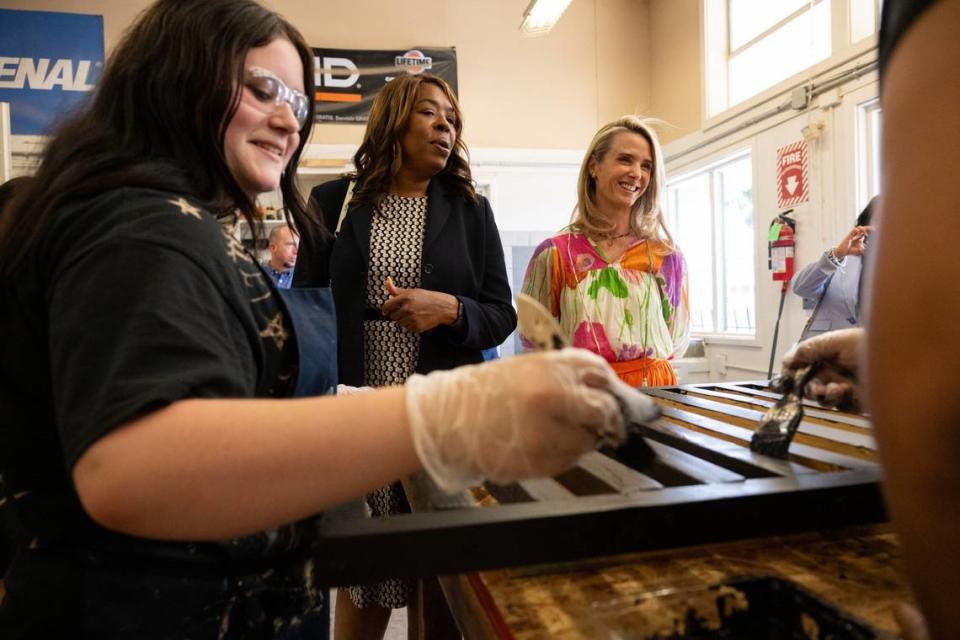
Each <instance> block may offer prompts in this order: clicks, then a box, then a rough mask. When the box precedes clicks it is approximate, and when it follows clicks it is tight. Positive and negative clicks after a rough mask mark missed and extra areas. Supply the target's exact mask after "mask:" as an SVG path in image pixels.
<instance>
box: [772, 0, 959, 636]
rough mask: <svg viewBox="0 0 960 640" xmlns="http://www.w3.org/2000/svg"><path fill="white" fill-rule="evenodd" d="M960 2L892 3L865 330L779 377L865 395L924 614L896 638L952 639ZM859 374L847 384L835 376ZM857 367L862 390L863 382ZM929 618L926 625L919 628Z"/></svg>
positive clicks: (797, 358) (789, 366) (809, 354)
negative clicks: (811, 369)
mask: <svg viewBox="0 0 960 640" xmlns="http://www.w3.org/2000/svg"><path fill="white" fill-rule="evenodd" d="M958 30H960V0H886V2H884V3H883V18H882V25H881V29H880V103H881V106H882V107H883V123H882V127H883V136H882V137H883V145H882V148H881V157H880V167H881V182H882V184H883V195H882V196H881V199H880V207H879V212H878V213H877V218H878V223H879V224H878V230H877V232H876V236H877V237H876V240H875V241H874V242H873V247H872V248H871V253H872V254H873V255H872V259H871V260H872V262H871V264H869V265H868V267H870V269H871V274H870V278H869V287H868V289H867V292H868V302H867V305H866V306H867V317H866V322H865V326H866V330H865V331H864V330H863V329H845V330H842V331H834V332H829V333H825V334H823V335H821V336H818V337H815V338H811V339H810V340H807V341H804V342H801V343H800V344H799V345H798V346H797V348H796V349H795V350H794V352H793V353H791V354H788V357H787V358H786V360H785V363H784V364H785V368H786V370H787V371H788V372H789V371H796V370H797V369H798V368H800V367H803V366H805V365H806V364H808V363H810V362H812V361H817V360H821V361H823V360H825V361H827V362H832V363H836V364H838V365H839V368H838V367H828V368H827V369H826V373H825V374H824V375H823V376H820V379H819V380H816V381H814V383H813V384H812V385H811V389H810V392H811V394H812V395H813V396H815V397H816V396H820V397H823V398H825V399H827V400H828V401H840V400H847V401H849V400H850V399H852V400H854V401H856V400H857V399H858V398H860V397H863V396H864V395H865V398H866V405H867V408H868V409H869V411H870V414H871V421H872V422H873V425H874V429H875V431H876V436H877V443H878V445H879V451H880V457H881V461H882V464H883V470H884V483H883V485H884V495H885V498H886V501H887V504H888V507H889V509H890V514H891V516H892V520H893V525H894V528H895V529H896V531H897V533H898V535H899V537H900V539H901V541H902V544H903V553H904V559H905V561H906V566H907V571H908V574H909V577H910V580H911V583H912V585H913V587H914V590H915V592H916V596H917V599H918V601H919V604H920V608H921V610H922V617H921V615H920V613H919V612H917V611H914V610H911V609H910V608H904V609H902V610H901V612H900V615H899V619H900V621H901V625H902V626H903V630H904V637H906V638H909V639H910V640H919V639H921V638H926V637H928V634H929V637H930V638H954V637H956V635H957V629H960V607H957V602H956V600H957V594H958V593H960V552H958V550H957V538H958V537H960V471H958V465H957V460H958V457H960V456H958V454H960V428H958V427H960V395H958V394H957V390H956V381H957V374H956V364H955V361H954V357H955V356H960V330H958V329H957V318H958V317H960V295H958V294H957V291H956V285H955V283H956V282H958V281H960V260H957V255H956V254H957V249H956V238H957V237H960V218H958V217H957V216H956V214H955V210H956V195H955V191H956V188H955V185H956V172H957V169H958V166H960V163H958V161H957V155H956V154H957V151H956V150H957V149H958V148H960V107H958V105H960V68H958V66H957V65H956V61H957V60H960V39H958V38H957V32H958ZM841 369H842V370H846V371H853V373H854V376H855V377H854V378H851V377H850V376H847V377H846V379H843V378H842V377H839V376H838V375H837V371H838V370H841ZM864 369H865V373H866V376H862V375H860V376H859V378H860V379H861V380H862V379H864V378H865V379H866V381H867V384H862V383H860V382H858V379H857V377H856V374H857V372H858V371H859V372H862V371H863V370H864ZM923 618H925V619H926V625H925V624H924V620H923Z"/></svg>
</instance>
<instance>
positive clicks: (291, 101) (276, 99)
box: [244, 67, 310, 129]
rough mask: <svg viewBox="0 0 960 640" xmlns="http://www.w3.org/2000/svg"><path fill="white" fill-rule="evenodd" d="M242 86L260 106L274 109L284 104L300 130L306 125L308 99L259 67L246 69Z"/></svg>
mask: <svg viewBox="0 0 960 640" xmlns="http://www.w3.org/2000/svg"><path fill="white" fill-rule="evenodd" d="M244 84H245V85H246V87H247V88H248V89H250V93H252V94H253V96H254V97H255V98H256V99H257V100H258V101H259V102H260V103H261V104H264V105H273V106H274V107H279V106H280V105H282V104H284V103H286V104H288V105H290V109H291V110H292V111H293V116H294V117H295V118H296V119H297V124H299V125H300V127H299V128H300V129H303V126H304V125H305V124H307V114H308V113H309V111H310V98H308V97H307V96H305V95H304V94H302V93H300V92H299V91H297V90H296V89H291V88H290V87H288V86H287V85H285V84H284V83H283V80H281V79H280V78H278V77H277V76H275V75H274V74H273V73H271V72H269V71H267V70H266V69H261V68H260V67H250V68H249V69H247V77H246V81H245V83H244Z"/></svg>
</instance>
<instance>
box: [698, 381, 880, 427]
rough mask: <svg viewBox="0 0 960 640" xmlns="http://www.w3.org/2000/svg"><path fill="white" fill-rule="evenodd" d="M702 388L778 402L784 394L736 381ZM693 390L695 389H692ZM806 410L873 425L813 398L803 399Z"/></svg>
mask: <svg viewBox="0 0 960 640" xmlns="http://www.w3.org/2000/svg"><path fill="white" fill-rule="evenodd" d="M701 388H706V389H725V390H727V391H733V392H735V393H737V394H739V395H746V396H750V397H754V398H764V399H769V400H773V401H774V402H776V401H777V400H779V399H780V397H781V396H782V395H783V394H782V393H774V392H773V391H761V390H760V389H753V388H750V387H741V386H739V385H737V384H734V383H728V382H724V383H716V384H705V385H703V387H697V388H696V390H697V391H698V392H699V390H700V389H701ZM691 390H693V389H691ZM802 402H803V407H804V409H803V410H804V412H806V410H807V407H810V408H811V409H814V410H817V411H823V412H824V413H826V414H827V416H828V417H827V418H826V419H827V420H833V421H834V422H842V423H843V424H849V425H852V426H854V427H863V428H865V429H872V428H873V425H872V424H870V420H869V419H868V418H865V417H861V416H857V415H855V414H852V413H845V412H843V411H839V410H836V409H829V408H827V407H824V406H823V405H822V404H820V403H818V402H814V401H813V400H806V399H805V400H803V401H802ZM811 415H812V414H811Z"/></svg>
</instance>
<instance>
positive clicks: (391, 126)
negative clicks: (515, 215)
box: [349, 73, 477, 204]
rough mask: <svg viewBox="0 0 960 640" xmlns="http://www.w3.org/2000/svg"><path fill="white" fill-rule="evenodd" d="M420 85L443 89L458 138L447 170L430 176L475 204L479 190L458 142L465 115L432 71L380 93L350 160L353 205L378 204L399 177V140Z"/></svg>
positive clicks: (395, 83)
mask: <svg viewBox="0 0 960 640" xmlns="http://www.w3.org/2000/svg"><path fill="white" fill-rule="evenodd" d="M424 83H429V84H434V85H436V86H437V87H439V88H440V90H441V91H443V93H444V95H445V96H446V97H447V100H449V101H450V104H451V105H453V111H454V113H455V114H456V122H455V123H454V125H453V128H454V130H456V132H457V139H456V142H455V143H454V146H453V153H451V154H450V157H449V158H448V159H447V166H445V167H444V168H443V170H442V171H441V172H440V173H438V174H437V175H436V176H434V179H438V180H440V181H441V182H442V183H443V185H444V186H445V187H446V188H447V190H448V191H449V192H451V193H453V194H454V195H459V196H463V197H466V198H469V199H470V200H473V201H476V200H477V192H476V190H475V189H474V186H473V176H472V175H471V174H470V154H469V151H467V145H466V144H465V143H464V142H463V139H462V138H461V133H463V113H462V112H461V111H460V104H459V103H458V102H457V97H456V96H455V95H454V94H453V91H452V90H451V89H450V85H448V84H447V83H446V82H445V81H444V80H443V79H442V78H439V77H437V76H435V75H433V74H430V73H424V74H421V75H415V76H411V75H406V74H404V75H399V76H397V77H396V78H394V79H393V80H391V81H390V82H388V83H387V84H386V86H385V87H384V88H383V89H381V90H380V92H379V93H378V94H377V97H376V98H374V100H373V105H372V106H371V107H370V116H369V118H368V120H367V129H366V131H365V132H364V134H363V142H361V143H360V148H359V149H357V153H356V155H354V156H353V165H354V166H355V167H356V168H357V169H356V172H355V173H353V174H351V175H350V176H349V177H350V178H352V179H355V180H356V181H357V185H356V187H355V188H354V190H353V199H352V200H351V202H352V203H354V204H365V203H367V202H374V203H376V202H378V201H379V200H380V198H381V197H382V196H383V195H384V194H386V193H387V191H388V189H389V188H390V181H391V180H393V177H394V176H396V175H397V171H399V170H400V165H401V163H402V161H403V160H402V157H403V151H402V149H401V146H400V139H401V138H402V137H403V134H404V132H405V131H406V129H407V125H408V123H409V122H410V115H411V114H412V113H413V107H414V105H415V104H416V102H417V91H419V90H420V85H422V84H424Z"/></svg>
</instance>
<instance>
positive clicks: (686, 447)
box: [637, 409, 817, 478]
mask: <svg viewBox="0 0 960 640" xmlns="http://www.w3.org/2000/svg"><path fill="white" fill-rule="evenodd" d="M673 411H679V410H677V409H673ZM637 428H639V429H641V431H642V434H643V435H644V436H645V437H646V438H647V439H648V440H649V439H653V440H656V441H658V442H662V443H664V444H667V445H670V446H671V447H673V448H675V449H679V450H681V451H686V452H687V453H690V454H693V455H695V456H697V457H698V458H702V459H704V460H707V461H708V462H712V463H714V464H717V465H720V466H721V467H724V468H725V469H730V470H731V471H733V472H735V473H739V474H740V475H742V476H744V477H747V478H769V477H773V476H790V475H795V474H798V473H817V471H816V470H815V469H811V468H810V467H805V466H803V465H801V464H797V463H795V462H790V461H788V460H777V459H776V458H771V457H769V456H764V455H760V454H759V453H754V452H752V451H750V449H749V448H747V447H744V446H743V445H738V444H733V443H732V442H727V441H726V440H723V439H721V438H715V437H712V436H709V435H706V434H703V433H700V432H698V431H693V430H692V429H684V428H683V427H680V426H677V425H675V424H672V423H670V422H667V421H665V420H660V421H658V422H656V423H655V424H653V425H650V426H647V425H638V426H637Z"/></svg>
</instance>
